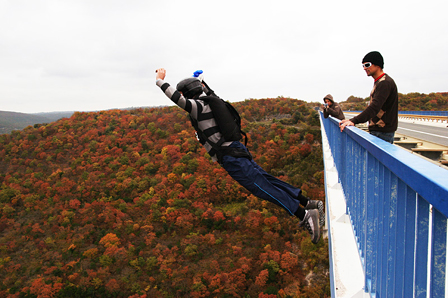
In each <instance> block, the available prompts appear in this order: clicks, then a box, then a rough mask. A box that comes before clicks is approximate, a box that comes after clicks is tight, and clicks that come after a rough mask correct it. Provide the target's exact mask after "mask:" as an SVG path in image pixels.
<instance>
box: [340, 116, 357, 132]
mask: <svg viewBox="0 0 448 298" xmlns="http://www.w3.org/2000/svg"><path fill="white" fill-rule="evenodd" d="M354 125H355V124H354V123H353V122H351V121H350V120H348V119H345V120H342V121H341V122H339V128H340V129H341V132H342V131H343V130H344V128H345V127H346V126H354Z"/></svg>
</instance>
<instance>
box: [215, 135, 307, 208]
mask: <svg viewBox="0 0 448 298" xmlns="http://www.w3.org/2000/svg"><path fill="white" fill-rule="evenodd" d="M231 146H232V147H240V148H243V149H245V150H247V149H246V147H244V145H243V144H241V143H240V142H233V143H232V145H231ZM222 166H223V168H224V169H225V170H226V171H227V172H228V173H229V175H230V176H231V177H232V178H233V179H235V180H236V181H237V182H239V183H240V184H241V185H242V186H243V187H245V188H246V189H247V190H248V191H250V192H251V193H252V194H254V195H255V196H257V197H259V198H261V199H263V200H267V201H269V202H272V203H274V204H276V205H278V206H280V207H282V208H284V209H285V210H286V211H287V212H288V213H289V214H290V215H294V213H295V212H296V211H297V209H298V208H299V204H300V202H299V201H298V200H297V199H296V198H297V196H298V195H299V194H300V192H301V190H300V189H299V188H296V187H294V186H292V185H290V184H288V183H286V182H284V181H281V180H280V179H278V178H275V177H273V176H271V175H269V174H268V173H266V172H265V171H264V170H263V169H261V167H260V166H258V165H257V164H256V163H255V162H254V161H253V160H249V159H247V158H244V157H233V156H229V155H226V156H224V157H223V161H222Z"/></svg>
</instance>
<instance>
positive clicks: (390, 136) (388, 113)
mask: <svg viewBox="0 0 448 298" xmlns="http://www.w3.org/2000/svg"><path fill="white" fill-rule="evenodd" d="M362 67H363V68H364V70H365V71H366V74H367V76H370V77H372V78H373V79H374V80H375V82H374V84H373V89H372V91H371V92H370V103H369V106H368V107H367V108H366V109H365V110H364V111H363V112H362V113H361V114H359V115H358V116H356V117H354V118H352V119H350V120H342V121H341V122H340V123H339V127H340V129H341V131H343V130H344V128H345V127H346V126H350V125H355V124H358V123H363V122H366V121H369V132H370V134H372V135H374V136H377V137H378V138H380V139H383V140H385V141H386V142H389V143H391V144H393V142H394V135H395V131H396V130H397V126H398V90H397V85H395V82H394V80H393V79H392V78H391V77H390V76H389V75H388V74H386V73H384V72H383V67H384V60H383V56H381V54H380V53H379V52H376V51H374V52H370V53H368V54H367V55H366V56H365V57H364V59H362Z"/></svg>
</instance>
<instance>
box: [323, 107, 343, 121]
mask: <svg viewBox="0 0 448 298" xmlns="http://www.w3.org/2000/svg"><path fill="white" fill-rule="evenodd" d="M334 105H335V104H334ZM326 110H327V113H328V114H330V115H331V116H333V117H335V118H338V117H339V114H340V112H341V108H340V107H339V106H338V105H335V107H334V109H333V108H326ZM324 117H325V113H324ZM327 117H328V116H327ZM327 117H325V118H327Z"/></svg>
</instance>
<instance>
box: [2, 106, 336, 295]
mask: <svg viewBox="0 0 448 298" xmlns="http://www.w3.org/2000/svg"><path fill="white" fill-rule="evenodd" d="M234 106H235V107H236V109H237V110H238V111H239V112H240V114H241V115H243V117H242V125H243V130H245V131H246V132H248V135H249V136H250V139H249V143H248V148H249V149H250V151H251V153H252V155H253V156H254V159H255V161H256V162H257V163H258V164H259V165H260V166H261V167H263V168H264V169H265V170H266V171H268V172H270V173H271V174H273V175H274V176H278V177H281V179H283V180H286V181H288V182H289V183H291V184H293V185H297V186H300V187H302V188H303V191H304V193H305V195H308V196H312V197H313V198H316V199H320V200H322V199H323V196H324V193H323V175H322V171H323V163H322V149H321V147H320V144H319V143H318V142H319V141H320V130H319V129H320V128H319V122H318V118H317V117H316V116H317V114H316V113H315V111H313V110H312V109H311V108H310V107H309V106H308V104H307V103H305V102H303V101H300V100H295V99H290V98H282V97H279V98H268V99H259V100H247V101H244V102H239V103H234ZM0 235H1V241H0V269H2V270H0V280H1V286H0V297H19V296H24V297H28V296H33V297H35V296H37V297H56V296H58V297H89V296H92V294H91V293H97V296H98V297H102V296H103V297H165V296H172V297H189V296H190V297H216V296H224V295H228V296H235V297H238V296H250V297H273V296H272V295H273V294H268V292H269V293H272V292H277V293H278V294H279V295H280V296H281V297H288V295H289V296H291V297H294V296H295V295H296V294H297V291H298V290H297V289H298V288H300V291H301V292H300V294H302V293H304V294H306V295H308V296H305V295H304V296H303V297H312V296H311V294H310V293H312V292H314V293H318V294H319V295H320V296H319V297H325V295H327V296H328V295H329V293H328V284H329V281H328V276H327V273H328V256H327V254H326V249H327V245H326V243H325V241H321V242H320V243H319V244H318V245H316V246H310V247H308V246H307V245H305V244H307V243H308V242H309V240H308V238H309V236H308V234H307V232H306V231H302V230H298V221H297V219H296V218H294V217H290V216H289V215H287V214H286V212H285V211H284V210H283V209H281V208H280V207H278V206H276V205H274V204H271V203H269V202H265V201H262V200H260V199H258V198H256V197H255V196H253V195H251V194H250V193H248V192H247V191H246V190H245V189H244V188H242V187H241V186H240V185H239V184H238V183H237V182H235V181H234V180H233V179H232V178H231V177H230V176H229V175H228V174H227V173H226V171H225V170H224V169H223V168H222V167H220V166H219V164H217V163H213V162H212V161H211V160H210V157H209V156H208V154H207V153H206V151H205V149H204V148H203V147H202V146H201V145H200V144H199V143H198V142H197V140H196V139H195V136H194V131H193V129H192V128H191V125H190V123H189V120H188V116H187V114H186V113H185V112H184V111H182V110H181V109H179V108H178V107H162V108H148V109H133V110H109V111H100V112H89V113H87V112H76V113H74V114H73V116H72V117H71V118H65V119H61V120H59V121H57V122H53V123H50V124H45V125H36V126H35V127H31V126H30V127H27V128H25V129H24V130H22V131H13V132H12V133H11V134H5V135H0ZM299 247H301V248H302V247H303V248H306V250H303V251H298V250H300V248H299ZM309 268H311V269H309ZM307 270H308V271H307ZM309 270H313V276H315V277H314V278H313V282H312V283H311V284H308V283H307V281H305V276H306V275H307V274H308V273H309ZM282 295H283V296H282Z"/></svg>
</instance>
